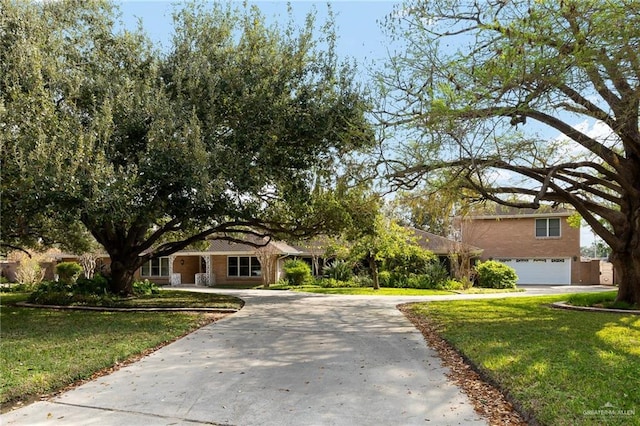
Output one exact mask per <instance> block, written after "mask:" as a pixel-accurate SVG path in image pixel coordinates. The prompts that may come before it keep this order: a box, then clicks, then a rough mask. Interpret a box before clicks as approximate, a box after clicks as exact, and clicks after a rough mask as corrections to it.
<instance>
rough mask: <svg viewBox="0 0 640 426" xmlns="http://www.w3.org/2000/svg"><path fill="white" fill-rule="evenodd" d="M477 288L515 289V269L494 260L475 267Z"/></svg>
mask: <svg viewBox="0 0 640 426" xmlns="http://www.w3.org/2000/svg"><path fill="white" fill-rule="evenodd" d="M476 272H477V273H478V286H479V287H485V288H515V287H516V282H517V281H518V276H517V275H516V271H515V269H513V268H512V267H510V266H507V265H505V264H504V263H501V262H497V261H495V260H487V261H486V262H480V263H478V264H477V265H476Z"/></svg>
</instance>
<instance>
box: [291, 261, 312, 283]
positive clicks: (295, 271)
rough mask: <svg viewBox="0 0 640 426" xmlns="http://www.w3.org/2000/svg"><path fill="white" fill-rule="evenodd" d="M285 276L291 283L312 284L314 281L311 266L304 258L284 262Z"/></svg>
mask: <svg viewBox="0 0 640 426" xmlns="http://www.w3.org/2000/svg"><path fill="white" fill-rule="evenodd" d="M284 272H285V277H286V278H287V280H288V281H289V283H290V284H291V285H296V286H299V285H304V284H310V283H311V282H312V281H313V277H312V276H311V267H310V266H309V265H308V264H307V262H305V261H304V260H298V259H290V260H287V261H286V262H284Z"/></svg>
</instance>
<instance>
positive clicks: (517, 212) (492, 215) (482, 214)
mask: <svg viewBox="0 0 640 426" xmlns="http://www.w3.org/2000/svg"><path fill="white" fill-rule="evenodd" d="M572 214H574V211H573V210H571V209H567V208H564V207H551V206H548V205H541V206H540V207H539V208H537V209H529V208H526V209H523V208H517V207H508V206H501V205H494V206H489V207H487V208H484V209H481V210H476V211H472V212H471V213H469V215H468V216H467V218H468V219H521V218H531V217H550V216H556V217H557V216H571V215H572Z"/></svg>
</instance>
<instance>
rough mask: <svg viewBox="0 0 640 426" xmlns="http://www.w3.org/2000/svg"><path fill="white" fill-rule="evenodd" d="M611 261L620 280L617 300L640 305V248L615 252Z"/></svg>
mask: <svg viewBox="0 0 640 426" xmlns="http://www.w3.org/2000/svg"><path fill="white" fill-rule="evenodd" d="M611 263H613V267H614V269H615V275H616V277H617V278H618V282H619V287H618V296H617V298H616V301H618V302H626V303H629V304H631V305H636V306H640V248H636V249H635V250H632V251H629V252H613V253H612V255H611Z"/></svg>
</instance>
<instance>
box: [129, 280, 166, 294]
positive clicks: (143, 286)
mask: <svg viewBox="0 0 640 426" xmlns="http://www.w3.org/2000/svg"><path fill="white" fill-rule="evenodd" d="M158 293H160V288H159V287H158V286H157V285H156V283H152V282H151V281H149V280H144V281H136V282H134V283H133V294H135V295H136V296H148V295H150V294H158Z"/></svg>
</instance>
